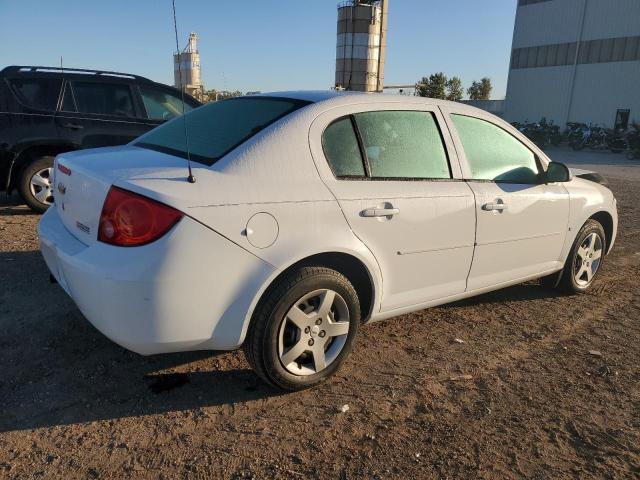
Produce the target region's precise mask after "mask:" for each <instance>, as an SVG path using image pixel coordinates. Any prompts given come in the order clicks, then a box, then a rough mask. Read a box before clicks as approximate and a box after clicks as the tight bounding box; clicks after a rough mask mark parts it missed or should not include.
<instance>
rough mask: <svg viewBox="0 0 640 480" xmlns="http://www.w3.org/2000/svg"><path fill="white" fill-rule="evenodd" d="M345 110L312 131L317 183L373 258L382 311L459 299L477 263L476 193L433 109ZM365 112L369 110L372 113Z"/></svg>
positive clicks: (318, 122)
mask: <svg viewBox="0 0 640 480" xmlns="http://www.w3.org/2000/svg"><path fill="white" fill-rule="evenodd" d="M376 107H377V108H376V110H375V111H371V110H370V109H368V108H367V107H366V106H356V107H354V106H351V107H341V108H339V109H337V110H334V111H332V112H331V113H328V114H325V115H322V116H321V117H319V118H318V119H317V120H316V122H315V123H314V125H313V126H312V132H311V147H312V151H313V152H314V157H315V158H316V163H317V164H318V168H319V170H320V174H321V176H322V177H323V179H324V180H325V183H326V184H327V186H328V187H329V188H330V189H331V191H332V192H333V194H334V195H335V197H336V199H337V200H338V202H339V204H340V206H341V207H342V210H343V212H344V215H345V217H346V220H347V222H348V223H349V225H350V226H351V229H352V230H353V232H354V233H355V235H356V236H358V238H360V240H362V242H364V244H365V245H367V247H368V248H369V249H370V250H371V252H372V253H373V255H374V256H375V258H376V260H377V261H378V264H379V265H380V269H381V272H382V278H383V292H382V293H383V295H382V304H381V310H382V311H391V310H395V309H399V308H402V307H409V306H412V305H417V304H420V303H424V302H427V301H429V300H434V299H438V298H443V297H447V296H450V295H455V294H458V293H462V292H464V290H465V287H466V278H467V274H468V272H469V267H470V265H471V258H472V255H473V240H474V234H475V211H474V201H473V194H472V192H471V190H470V188H469V187H468V186H467V185H466V184H465V183H464V182H463V181H462V180H461V178H460V169H459V166H458V163H457V159H456V158H455V154H453V153H452V152H453V149H452V148H450V147H451V142H450V139H449V137H448V136H447V135H443V133H442V129H441V125H442V123H441V122H442V117H441V114H440V112H439V111H438V110H437V108H434V109H431V108H427V107H426V106H425V105H424V104H423V103H417V104H415V105H411V106H409V107H407V106H406V104H404V103H397V104H396V103H390V104H379V105H376ZM369 108H370V107H369Z"/></svg>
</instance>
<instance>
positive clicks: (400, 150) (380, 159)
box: [355, 111, 451, 178]
mask: <svg viewBox="0 0 640 480" xmlns="http://www.w3.org/2000/svg"><path fill="white" fill-rule="evenodd" d="M355 118H356V123H357V125H358V130H359V131H360V135H362V142H363V146H364V148H365V151H366V153H367V158H368V161H369V165H370V168H371V176H372V177H373V178H376V177H378V178H451V173H450V171H449V162H448V160H447V154H446V152H445V149H444V145H443V144H442V137H441V136H440V131H439V129H438V125H437V123H436V120H435V118H434V116H433V114H432V113H427V112H409V111H384V112H366V113H359V114H357V115H355Z"/></svg>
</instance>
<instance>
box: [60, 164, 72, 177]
mask: <svg viewBox="0 0 640 480" xmlns="http://www.w3.org/2000/svg"><path fill="white" fill-rule="evenodd" d="M58 170H60V171H61V172H62V173H64V174H65V175H71V169H70V168H69V167H65V166H64V165H63V164H61V163H59V162H58Z"/></svg>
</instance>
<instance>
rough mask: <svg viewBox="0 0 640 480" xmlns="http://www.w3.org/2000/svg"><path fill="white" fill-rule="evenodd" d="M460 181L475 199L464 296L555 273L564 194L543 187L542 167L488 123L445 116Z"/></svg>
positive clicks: (563, 228) (564, 219) (565, 212)
mask: <svg viewBox="0 0 640 480" xmlns="http://www.w3.org/2000/svg"><path fill="white" fill-rule="evenodd" d="M449 118H450V120H451V122H450V125H451V127H452V130H453V131H454V134H457V138H456V141H457V142H459V145H461V148H460V150H462V151H463V152H464V158H465V159H466V163H463V166H464V167H465V170H467V171H466V172H465V177H466V178H467V179H468V185H469V186H470V187H471V188H472V190H473V192H474V194H475V198H476V216H477V228H476V240H475V242H476V248H475V252H474V256H473V264H472V266H471V271H470V272H469V279H468V286H467V289H468V290H469V291H473V290H477V289H480V288H485V287H492V286H497V285H500V284H501V283H506V282H513V281H515V280H518V279H524V278H525V277H528V276H533V275H537V274H541V273H546V272H551V271H553V270H558V269H559V268H560V267H561V266H562V259H561V258H560V254H561V250H562V247H563V245H564V240H565V236H566V233H567V229H568V222H569V195H568V193H567V191H566V189H565V188H564V186H563V185H562V184H546V183H545V177H544V174H543V171H542V164H541V163H540V162H539V160H538V159H537V157H536V155H535V154H534V153H533V151H532V150H530V149H529V148H528V147H527V146H526V145H525V144H524V143H522V142H521V141H520V140H518V139H517V138H516V137H515V136H514V135H512V134H511V133H509V132H508V131H506V130H504V129H503V128H502V127H501V126H499V125H498V124H497V123H493V122H492V121H491V118H487V119H482V118H476V117H474V116H468V115H465V114H462V113H459V114H456V113H453V112H450V116H449Z"/></svg>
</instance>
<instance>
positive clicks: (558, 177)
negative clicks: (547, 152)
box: [547, 162, 572, 183]
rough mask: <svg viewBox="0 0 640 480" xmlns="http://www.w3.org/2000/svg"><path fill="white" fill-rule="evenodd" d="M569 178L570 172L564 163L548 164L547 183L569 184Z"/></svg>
mask: <svg viewBox="0 0 640 480" xmlns="http://www.w3.org/2000/svg"><path fill="white" fill-rule="evenodd" d="M571 178H572V177H571V171H570V170H569V167H567V166H566V165H565V164H564V163H560V162H551V163H549V167H548V168H547V182H549V183H555V182H569V181H571Z"/></svg>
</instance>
